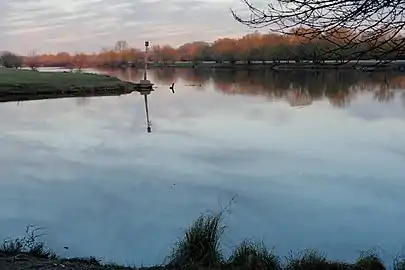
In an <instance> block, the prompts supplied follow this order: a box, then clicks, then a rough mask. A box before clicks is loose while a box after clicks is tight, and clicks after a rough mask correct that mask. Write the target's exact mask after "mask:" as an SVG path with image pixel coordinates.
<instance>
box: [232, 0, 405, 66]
mask: <svg viewBox="0 0 405 270" xmlns="http://www.w3.org/2000/svg"><path fill="white" fill-rule="evenodd" d="M241 1H242V2H243V3H244V4H245V6H246V7H247V8H248V10H249V13H250V16H249V18H243V17H242V16H240V15H238V14H236V12H234V11H233V10H232V14H233V16H234V18H235V19H236V20H237V21H239V22H240V23H243V24H245V25H248V26H250V27H253V28H268V29H269V30H270V31H273V32H277V33H281V34H286V35H293V36H296V37H301V38H304V39H305V42H309V41H311V42H316V44H317V45H318V47H319V49H320V50H321V51H322V53H323V54H324V55H325V56H327V57H329V58H334V57H336V58H342V55H343V56H344V60H345V61H352V60H360V59H374V60H377V61H379V62H387V61H392V60H395V59H397V58H399V57H401V56H403V55H404V52H405V40H404V38H403V37H402V34H403V30H404V27H405V0H274V2H275V3H269V4H268V5H267V9H266V10H260V9H259V8H257V7H256V6H255V5H253V4H252V3H251V2H250V0H241Z"/></svg>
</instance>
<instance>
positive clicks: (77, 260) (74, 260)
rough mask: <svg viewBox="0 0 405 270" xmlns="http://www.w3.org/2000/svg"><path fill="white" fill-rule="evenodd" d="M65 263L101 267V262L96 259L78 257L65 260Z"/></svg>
mask: <svg viewBox="0 0 405 270" xmlns="http://www.w3.org/2000/svg"><path fill="white" fill-rule="evenodd" d="M63 261H66V262H71V263H84V264H89V265H95V266H101V260H99V259H97V258H96V257H93V256H92V257H76V258H69V259H64V260H63Z"/></svg>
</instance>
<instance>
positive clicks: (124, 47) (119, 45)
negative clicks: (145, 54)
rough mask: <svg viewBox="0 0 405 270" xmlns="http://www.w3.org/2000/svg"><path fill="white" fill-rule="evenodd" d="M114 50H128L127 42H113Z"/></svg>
mask: <svg viewBox="0 0 405 270" xmlns="http://www.w3.org/2000/svg"><path fill="white" fill-rule="evenodd" d="M114 49H115V51H116V52H123V51H125V50H128V42H126V41H125V40H119V41H117V43H115V47H114Z"/></svg>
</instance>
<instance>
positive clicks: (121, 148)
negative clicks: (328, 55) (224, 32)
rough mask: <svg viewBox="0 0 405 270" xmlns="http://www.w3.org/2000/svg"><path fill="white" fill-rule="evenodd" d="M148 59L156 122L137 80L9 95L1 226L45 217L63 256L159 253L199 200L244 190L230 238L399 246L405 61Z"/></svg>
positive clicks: (288, 246) (127, 257)
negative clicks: (291, 69) (311, 68)
mask: <svg viewBox="0 0 405 270" xmlns="http://www.w3.org/2000/svg"><path fill="white" fill-rule="evenodd" d="M102 72H110V73H114V74H115V75H116V76H118V77H120V78H121V79H126V80H133V81H136V82H139V80H140V79H142V76H143V74H142V72H138V71H136V70H125V71H102ZM148 75H149V77H150V80H151V81H152V82H153V83H155V84H156V85H157V88H156V90H155V91H154V92H153V93H152V94H151V95H149V96H148V100H147V101H148V102H149V105H150V108H153V109H152V110H151V117H152V119H153V136H149V135H148V134H145V124H144V123H145V110H144V109H145V107H144V105H145V104H144V99H142V96H141V95H140V94H139V93H133V94H132V95H125V96H119V97H115V96H114V97H91V98H88V99H87V101H86V102H83V101H78V100H75V99H58V100H40V101H30V102H24V103H23V104H24V106H23V107H17V106H16V105H15V104H14V103H5V104H0V105H1V106H0V112H1V113H0V122H1V123H2V129H1V132H0V137H1V140H0V148H1V149H2V151H1V152H0V161H1V162H0V167H1V170H0V179H2V181H0V205H1V207H0V212H1V215H0V238H3V237H7V236H15V235H18V234H19V233H21V232H23V230H24V228H25V226H26V225H28V224H35V225H38V226H41V227H45V228H46V229H47V231H48V232H49V234H48V236H47V239H46V240H47V241H48V243H49V244H50V246H52V247H53V248H55V249H56V251H57V252H58V253H59V254H60V255H61V256H96V257H99V258H102V259H104V260H106V261H109V260H113V261H116V262H120V263H129V264H131V263H133V264H137V265H141V264H144V265H150V264H156V263H160V262H162V261H163V259H164V257H165V256H166V255H167V254H168V253H169V252H170V249H171V245H172V244H173V241H175V240H176V239H177V238H178V237H181V236H182V235H183V232H184V229H185V227H186V226H187V225H188V224H190V222H191V221H192V219H194V218H195V217H196V216H197V215H198V214H199V213H201V212H204V211H207V210H217V209H218V208H219V207H220V205H224V204H226V203H227V202H229V200H230V199H231V198H233V197H234V196H235V195H237V204H235V205H234V208H233V209H232V211H231V214H230V217H229V219H227V220H226V225H228V228H229V230H228V231H227V239H226V241H225V243H224V244H225V245H226V246H224V251H225V252H226V253H228V252H230V248H228V247H229V246H233V245H235V244H237V243H239V242H240V241H242V240H243V239H244V238H246V237H255V238H256V239H258V240H262V239H263V241H264V242H265V243H266V244H267V245H268V246H269V247H273V246H274V247H275V248H276V252H277V253H278V254H279V255H280V256H284V255H288V252H289V251H290V250H293V251H296V250H301V249H304V248H316V249H319V250H322V251H324V252H327V253H328V255H329V256H330V257H331V258H335V259H347V260H353V259H355V258H356V257H357V256H358V255H359V251H361V250H367V249H369V248H372V247H374V246H375V245H381V246H382V247H383V248H384V249H385V250H386V251H387V253H386V254H385V255H387V254H388V255H387V256H386V258H387V259H388V260H391V257H390V256H391V254H393V255H394V256H395V254H396V252H398V251H400V250H401V245H403V244H404V243H405V236H403V234H401V232H402V231H403V224H404V223H405V215H404V211H403V205H404V204H405V197H404V196H403V194H404V189H405V186H404V175H405V166H404V156H405V144H404V140H401V139H398V138H404V137H405V110H404V105H405V93H404V92H403V91H402V90H401V89H402V88H403V87H402V77H401V76H399V75H395V74H392V75H390V74H385V75H386V76H387V78H386V80H385V77H384V74H365V73H363V74H358V73H354V74H352V73H347V74H344V73H318V74H314V73H309V74H305V73H281V72H279V73H243V72H242V73H240V72H238V73H232V72H226V71H216V72H211V71H201V70H200V71H194V70H186V69H183V70H174V69H167V70H150V71H149V74H148ZM161 76H163V77H164V78H163V80H162V79H160V78H161ZM376 76H377V77H376ZM385 81H386V82H388V84H387V83H386V82H385ZM173 82H176V84H175V85H176V86H175V87H176V91H175V92H176V94H173V93H172V92H171V91H170V89H169V85H170V84H172V83H173ZM186 85H187V86H186ZM199 85H201V87H200V86H199ZM392 93H393V94H392ZM393 95H394V97H392V96H393ZM269 101H277V102H269ZM78 104H83V105H84V106H83V105H78ZM78 106H80V107H78ZM290 106H296V107H290ZM297 107H303V108H301V109H296V108H297ZM343 108H344V109H343ZM10 119H13V120H12V121H10ZM27 153H29V154H27ZM173 184H175V185H173ZM308 217H310V218H308ZM67 220H69V221H70V222H67ZM382 220H383V221H384V222H381V221H382ZM297 224H299V225H297ZM365 224H367V225H365ZM64 246H69V250H64V249H63V247H64Z"/></svg>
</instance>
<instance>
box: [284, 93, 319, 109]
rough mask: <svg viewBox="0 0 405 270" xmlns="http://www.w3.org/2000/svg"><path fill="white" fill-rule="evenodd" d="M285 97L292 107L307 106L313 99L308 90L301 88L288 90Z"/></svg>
mask: <svg viewBox="0 0 405 270" xmlns="http://www.w3.org/2000/svg"><path fill="white" fill-rule="evenodd" d="M285 98H286V100H287V101H288V103H290V105H291V106H292V107H297V106H308V105H311V104H312V101H313V100H312V97H311V96H310V95H309V92H308V91H301V90H288V91H287V93H286V97H285Z"/></svg>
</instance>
